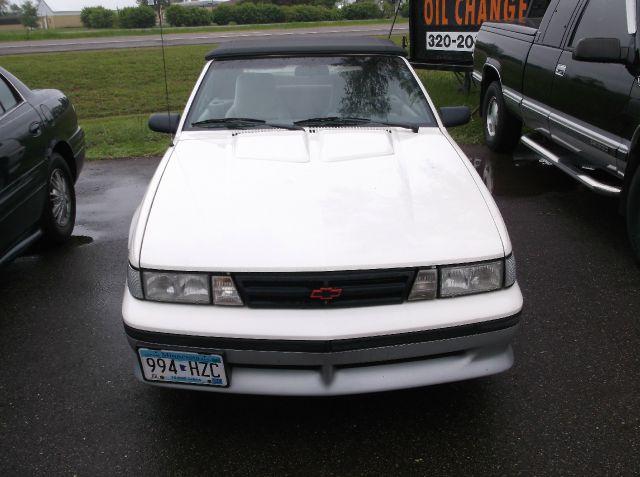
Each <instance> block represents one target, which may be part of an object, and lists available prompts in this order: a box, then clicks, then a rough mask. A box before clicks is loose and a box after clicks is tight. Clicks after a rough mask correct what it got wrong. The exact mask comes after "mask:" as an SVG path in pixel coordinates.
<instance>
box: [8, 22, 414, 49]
mask: <svg viewBox="0 0 640 477" xmlns="http://www.w3.org/2000/svg"><path fill="white" fill-rule="evenodd" d="M389 28H390V25H359V26H326V27H314V28H295V29H277V30H254V31H249V30H238V31H223V32H199V33H174V34H170V35H165V36H164V42H165V46H177V45H203V44H204V45H206V44H210V43H211V44H213V43H222V42H225V41H230V40H234V39H240V38H263V37H264V38H275V37H301V36H308V35H319V36H336V35H340V36H360V35H386V34H388V33H389ZM393 31H394V33H395V34H407V32H408V31H409V27H408V26H407V25H406V24H400V25H396V26H395V27H394V29H393ZM154 46H160V35H153V36H152V35H148V36H127V37H106V38H76V39H69V40H32V41H16V42H1V43H0V56H2V55H23V54H27V53H50V52H59V51H87V50H107V49H116V48H143V47H154Z"/></svg>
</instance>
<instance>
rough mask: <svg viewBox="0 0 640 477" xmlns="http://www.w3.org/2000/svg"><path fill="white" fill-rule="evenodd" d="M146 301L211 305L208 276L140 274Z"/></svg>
mask: <svg viewBox="0 0 640 477" xmlns="http://www.w3.org/2000/svg"><path fill="white" fill-rule="evenodd" d="M142 283H143V286H144V296H145V298H146V299H147V300H153V301H166V302H173V303H196V304H209V303H211V292H210V290H209V280H208V276H207V275H205V274H200V273H173V272H147V271H145V272H142Z"/></svg>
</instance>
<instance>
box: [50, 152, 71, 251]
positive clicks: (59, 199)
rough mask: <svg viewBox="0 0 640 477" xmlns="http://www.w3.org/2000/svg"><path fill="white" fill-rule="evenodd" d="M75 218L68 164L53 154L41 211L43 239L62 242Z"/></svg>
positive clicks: (67, 235) (66, 237)
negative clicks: (43, 206) (44, 200)
mask: <svg viewBox="0 0 640 477" xmlns="http://www.w3.org/2000/svg"><path fill="white" fill-rule="evenodd" d="M75 220H76V195H75V191H74V188H73V180H72V178H71V171H69V166H68V165H67V163H66V162H65V161H64V159H63V158H62V156H60V155H59V154H54V155H53V156H52V158H51V162H50V164H49V176H48V181H47V202H46V205H45V208H44V210H43V212H42V230H43V232H44V237H45V240H47V241H49V242H54V243H61V242H64V241H65V240H67V239H68V238H69V236H71V232H73V227H74V225H75Z"/></svg>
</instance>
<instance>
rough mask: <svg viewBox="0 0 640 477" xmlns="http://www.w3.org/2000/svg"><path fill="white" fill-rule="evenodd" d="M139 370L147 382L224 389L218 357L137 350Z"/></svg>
mask: <svg viewBox="0 0 640 477" xmlns="http://www.w3.org/2000/svg"><path fill="white" fill-rule="evenodd" d="M138 356H139V357H140V367H141V369H142V374H143V375H144V378H145V379H146V380H147V381H160V382H165V383H181V384H199V385H203V386H226V385H227V375H226V373H225V370H224V362H223V361H222V356H220V355H217V354H201V353H184V352H182V351H163V350H155V349H146V348H139V349H138Z"/></svg>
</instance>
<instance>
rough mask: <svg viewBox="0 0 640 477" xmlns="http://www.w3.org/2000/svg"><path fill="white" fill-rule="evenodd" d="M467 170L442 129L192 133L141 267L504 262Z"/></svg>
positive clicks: (166, 181) (158, 199) (157, 211)
mask: <svg viewBox="0 0 640 477" xmlns="http://www.w3.org/2000/svg"><path fill="white" fill-rule="evenodd" d="M463 161H466V159H465V158H464V157H461V155H460V154H458V152H457V151H456V149H455V148H454V147H453V145H452V144H451V143H450V142H449V140H448V139H447V138H446V137H445V136H444V135H443V134H442V133H441V132H440V131H439V130H437V129H435V128H429V129H426V130H425V129H421V130H420V132H419V133H413V132H411V131H408V130H406V131H405V130H386V129H375V128H371V129H363V128H340V129H317V130H311V131H284V130H261V131H242V132H236V133H232V132H230V131H212V132H203V133H201V132H198V133H183V134H182V136H181V137H180V139H179V140H178V141H177V144H176V146H175V147H174V151H173V153H172V155H171V157H170V159H169V161H168V163H167V165H166V168H165V170H164V172H163V174H162V178H161V180H160V183H159V185H158V188H157V190H156V193H155V198H154V200H153V205H152V207H151V210H150V213H149V216H148V219H147V222H146V229H145V231H144V238H143V241H142V248H141V251H140V265H141V267H144V268H153V269H169V270H192V271H199V270H208V271H220V272H226V271H229V272H233V271H236V272H237V271H298V270H305V271H324V270H357V269H374V268H394V267H405V266H420V265H437V264H443V263H461V262H471V261H477V260H485V259H491V258H496V257H502V256H504V248H503V244H502V241H501V238H500V234H499V232H498V228H497V226H496V222H495V221H494V217H493V216H492V213H491V211H490V208H489V207H488V205H487V202H486V201H485V198H484V196H483V194H482V193H481V191H480V189H479V186H478V182H477V181H476V180H474V177H473V174H475V172H472V171H471V170H470V168H469V167H468V166H467V165H466V164H464V162H463ZM476 179H477V178H476ZM480 187H483V186H480Z"/></svg>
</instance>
